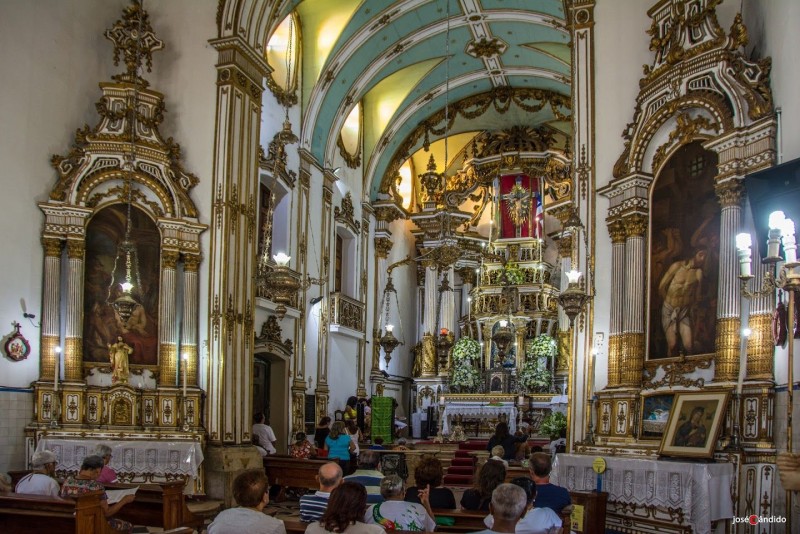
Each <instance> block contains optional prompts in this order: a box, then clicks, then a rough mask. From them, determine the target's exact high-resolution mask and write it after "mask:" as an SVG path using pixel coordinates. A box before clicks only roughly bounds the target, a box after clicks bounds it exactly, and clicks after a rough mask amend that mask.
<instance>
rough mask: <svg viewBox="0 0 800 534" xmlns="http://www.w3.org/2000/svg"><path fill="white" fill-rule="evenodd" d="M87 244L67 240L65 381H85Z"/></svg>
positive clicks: (80, 241)
mask: <svg viewBox="0 0 800 534" xmlns="http://www.w3.org/2000/svg"><path fill="white" fill-rule="evenodd" d="M85 251H86V242H85V241H83V239H81V240H77V239H75V240H67V258H68V263H67V310H66V312H67V313H66V315H67V317H66V322H65V334H64V379H65V380H83V369H82V367H83V257H84V253H85Z"/></svg>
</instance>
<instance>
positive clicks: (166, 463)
mask: <svg viewBox="0 0 800 534" xmlns="http://www.w3.org/2000/svg"><path fill="white" fill-rule="evenodd" d="M100 443H102V444H104V445H108V446H109V447H111V449H112V453H111V461H110V462H109V464H108V465H109V467H111V468H112V469H113V470H114V471H116V472H117V473H126V474H134V475H157V476H165V475H184V476H185V475H189V476H191V477H192V478H197V476H198V470H199V467H200V464H201V463H202V462H203V450H202V448H201V447H200V444H199V443H195V442H191V441H110V440H92V439H53V438H42V439H40V440H39V443H38V445H37V446H36V450H37V451H41V450H43V449H47V450H49V451H53V452H54V453H55V455H56V457H57V458H58V466H56V469H57V470H64V471H67V472H70V473H77V472H78V471H79V470H80V467H81V463H82V462H83V459H84V458H85V457H86V456H88V455H90V454H91V453H92V451H93V450H94V448H95V446H96V445H97V444H100Z"/></svg>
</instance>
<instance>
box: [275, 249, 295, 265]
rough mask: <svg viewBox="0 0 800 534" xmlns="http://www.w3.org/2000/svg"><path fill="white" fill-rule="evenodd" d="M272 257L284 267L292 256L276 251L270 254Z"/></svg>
mask: <svg viewBox="0 0 800 534" xmlns="http://www.w3.org/2000/svg"><path fill="white" fill-rule="evenodd" d="M272 259H273V260H275V263H277V264H278V266H279V267H286V266H287V265H289V261H290V260H291V259H292V257H291V256H287V255H286V254H285V253H283V252H278V253H277V254H273V255H272Z"/></svg>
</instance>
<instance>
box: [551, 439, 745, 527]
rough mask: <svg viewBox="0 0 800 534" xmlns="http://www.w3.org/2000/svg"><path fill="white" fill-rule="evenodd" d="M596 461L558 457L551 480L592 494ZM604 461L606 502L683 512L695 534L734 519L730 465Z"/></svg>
mask: <svg viewBox="0 0 800 534" xmlns="http://www.w3.org/2000/svg"><path fill="white" fill-rule="evenodd" d="M595 458H596V457H595V456H589V455H580V454H558V455H556V460H555V462H554V464H553V471H552V473H551V475H550V481H551V482H552V483H553V484H556V485H558V486H563V487H565V488H567V489H569V490H577V491H593V490H595V489H596V487H597V474H596V473H595V472H594V471H593V470H592V462H593V461H594V459H595ZM604 459H605V461H606V472H605V473H604V474H603V475H602V482H603V491H607V492H608V500H609V501H616V502H622V503H629V504H636V505H655V506H659V507H662V508H664V509H668V510H669V509H671V510H682V511H683V514H684V521H685V522H686V523H687V524H689V525H691V527H692V532H693V533H694V534H709V532H710V531H711V522H712V521H715V520H717V519H728V518H731V517H733V501H732V499H731V483H732V480H733V466H732V465H731V464H728V463H719V464H703V463H691V462H673V461H658V460H649V459H644V458H613V457H608V456H605V457H604Z"/></svg>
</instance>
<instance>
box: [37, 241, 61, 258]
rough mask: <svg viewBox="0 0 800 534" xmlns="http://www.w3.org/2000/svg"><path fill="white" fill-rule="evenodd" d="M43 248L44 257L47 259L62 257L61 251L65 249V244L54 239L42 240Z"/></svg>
mask: <svg viewBox="0 0 800 534" xmlns="http://www.w3.org/2000/svg"><path fill="white" fill-rule="evenodd" d="M42 246H43V247H44V255H45V256H47V257H51V258H52V257H60V256H61V250H62V249H63V247H64V242H63V241H62V240H60V239H56V238H54V237H44V238H42Z"/></svg>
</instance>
